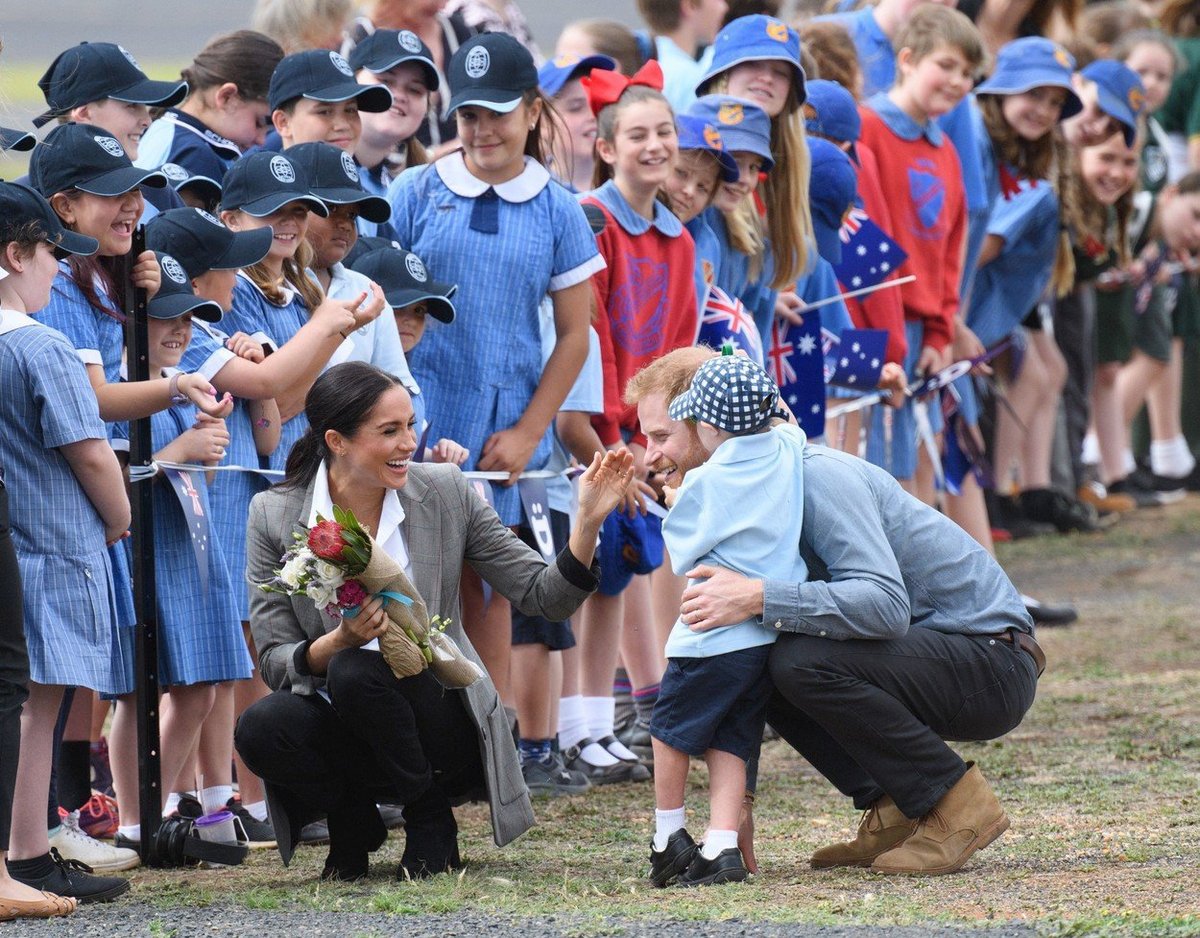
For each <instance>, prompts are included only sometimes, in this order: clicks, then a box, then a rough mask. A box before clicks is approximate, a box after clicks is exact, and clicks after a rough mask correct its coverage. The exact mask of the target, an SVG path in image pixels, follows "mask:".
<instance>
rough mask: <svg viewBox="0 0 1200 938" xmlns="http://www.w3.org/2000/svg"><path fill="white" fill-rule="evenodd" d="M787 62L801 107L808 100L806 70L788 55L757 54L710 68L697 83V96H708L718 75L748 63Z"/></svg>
mask: <svg viewBox="0 0 1200 938" xmlns="http://www.w3.org/2000/svg"><path fill="white" fill-rule="evenodd" d="M768 61H770V62H787V64H788V65H790V66H791V67H792V70H793V74H792V85H793V87H795V89H796V106H797V107H799V106H800V105H802V104H803V103H804V102H805V101H806V100H807V99H808V92H807V91H805V90H804V83H805V80H806V76H805V74H804V69H803V68H802V67H801V66H799V65H797V64H796V60H795V59H793V58H792V57H791V56H790V55H787V54H786V53H780V54H778V55H762V54H761V53H755V54H754V55H743V56H742V57H741V58H738V59H734V60H733V61H732V62H722V63H721V67H720V68H710V69H709V70H708V71H707V72H706V73H705V75H704V77H703V78H701V79H700V80H699V81H698V82H696V96H697V97H703V96H704V95H705V94H707V93H708V92H707V89H708V85H709V83H710V82H711V81H712V80H713V79H714V78H716V77H717V76H718V75H724V74H725V73H726V72H728V71H729V70H730V69H733V68H737V66H739V65H744V64H745V63H746V62H768Z"/></svg>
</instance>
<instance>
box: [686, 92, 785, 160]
mask: <svg viewBox="0 0 1200 938" xmlns="http://www.w3.org/2000/svg"><path fill="white" fill-rule="evenodd" d="M685 113H686V114H687V115H688V116H689V117H694V118H699V119H700V120H702V121H704V122H705V123H708V124H712V125H713V126H714V127H715V128H716V129H717V133H719V134H720V135H721V145H722V146H723V147H724V148H725V150H726V152H728V153H738V152H742V153H753V154H754V155H755V156H760V157H762V161H763V169H764V170H766V171H767V172H770V171H771V169H772V167H774V165H775V160H774V158H773V157H772V156H771V118H769V117H767V112H766V111H764V110H763V109H762V108H760V107H759V106H758V105H757V104H754V103H753V102H751V101H746V100H743V99H742V98H735V97H733V96H732V95H727V94H706V95H705V96H704V97H702V98H697V99H696V100H695V102H693V104H692V106H691V107H689V108H688V109H687V111H686V112H685Z"/></svg>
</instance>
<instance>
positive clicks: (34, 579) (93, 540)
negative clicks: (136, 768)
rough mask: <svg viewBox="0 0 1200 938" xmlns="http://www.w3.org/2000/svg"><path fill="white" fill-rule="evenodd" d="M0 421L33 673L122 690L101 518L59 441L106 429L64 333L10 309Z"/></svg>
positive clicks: (0, 376) (1, 338)
mask: <svg viewBox="0 0 1200 938" xmlns="http://www.w3.org/2000/svg"><path fill="white" fill-rule="evenodd" d="M0 427H3V432H0V465H2V466H4V469H5V480H6V485H7V487H8V496H9V511H10V513H11V520H12V536H13V543H14V544H15V546H16V549H17V557H18V559H19V561H20V565H21V581H22V594H23V598H24V602H25V640H26V642H27V644H28V646H29V674H30V679H31V680H33V681H35V682H37V683H39V684H63V685H68V686H79V687H90V688H92V689H93V690H97V691H101V692H104V693H109V694H124V693H128V692H129V691H131V690H132V689H133V674H132V669H131V668H129V667H128V665H127V661H126V658H125V656H124V655H123V654H122V653H121V643H120V632H121V630H120V629H119V628H118V622H117V608H116V604H115V602H114V592H113V583H112V570H111V567H110V565H109V559H108V558H109V555H108V552H107V551H106V550H105V547H104V523H103V521H101V519H100V516H99V515H98V514H97V513H96V509H95V508H94V507H92V503H91V502H90V501H89V500H88V497H87V495H86V494H85V493H84V491H83V488H82V487H81V486H80V484H79V481H78V479H77V478H76V477H75V474H74V472H72V470H71V467H70V465H69V464H68V463H67V461H66V459H65V458H64V457H63V456H62V454H61V453H60V452H59V450H58V447H61V446H66V445H68V444H70V443H78V442H81V441H83V440H103V439H107V437H108V434H107V433H106V431H105V427H104V422H103V421H102V420H101V419H100V413H99V409H98V408H97V406H96V396H95V394H94V393H93V392H92V387H91V384H90V383H89V382H88V378H87V374H86V372H85V371H84V369H83V368H82V367H81V366H80V364H79V359H78V357H77V356H76V354H75V350H74V348H73V347H72V345H71V343H70V342H69V341H68V340H67V339H66V338H65V337H64V336H63V335H62V334H61V333H58V332H56V331H54V330H53V329H48V328H46V327H45V326H43V325H40V324H37V323H35V322H34V321H33V320H31V319H29V317H27V316H25V315H24V314H22V313H16V312H12V311H9V310H5V311H3V312H0Z"/></svg>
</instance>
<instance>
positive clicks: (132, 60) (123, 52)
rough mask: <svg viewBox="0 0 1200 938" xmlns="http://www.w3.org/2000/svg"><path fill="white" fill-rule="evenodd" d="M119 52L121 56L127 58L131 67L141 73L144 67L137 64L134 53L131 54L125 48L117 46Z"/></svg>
mask: <svg viewBox="0 0 1200 938" xmlns="http://www.w3.org/2000/svg"><path fill="white" fill-rule="evenodd" d="M117 50H118V51H119V52H120V53H121V55H123V56H125V59H126V61H128V62H129V64H130V65H132V66H133V67H134V68H136V69H137V70H138V71H139V72H140V71H141V70H142V67H141V66H140V65H138V63H137V59H135V58H134V57H133V53H132V52H130V51H129V50H128V49H126V48H125V47H124V46H117Z"/></svg>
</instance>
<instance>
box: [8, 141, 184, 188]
mask: <svg viewBox="0 0 1200 938" xmlns="http://www.w3.org/2000/svg"><path fill="white" fill-rule="evenodd" d="M29 181H30V184H31V185H32V186H33V188H35V189H37V190H38V192H40V193H42V195H44V196H46V197H47V198H49V197H50V196H52V195H53V194H54V193H56V192H65V191H66V190H68V189H79V190H81V191H83V192H90V193H91V194H92V195H104V196H114V195H124V194H125V193H126V192H128V191H130V190H131V189H135V188H137V187H138V186H154V187H155V188H161V187H163V186H165V185H166V184H167V177H166V176H164V175H163V174H162V173H160V172H158V171H157V170H152V169H140V168H138V167H137V166H134V165H133V163H132V162H130V160H129V156H128V155H127V154H126V153H125V150H124V149H123V148H122V147H121V144H120V143H118V142H117V140H116V138H115V137H113V136H112V135H111V134H110V133H109V132H108V131H107V130H104V129H102V128H100V127H96V126H95V125H93V124H59V125H58V126H57V127H55V128H54V129H53V130H52V131H50V133H48V134H47V135H46V139H45V140H43V141H42V142H41V143H39V144H38V145H37V146H36V147H34V149H33V156H32V157H31V159H30V161H29Z"/></svg>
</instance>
